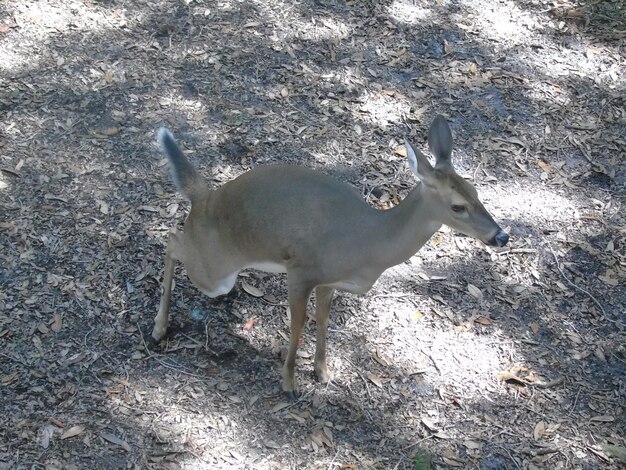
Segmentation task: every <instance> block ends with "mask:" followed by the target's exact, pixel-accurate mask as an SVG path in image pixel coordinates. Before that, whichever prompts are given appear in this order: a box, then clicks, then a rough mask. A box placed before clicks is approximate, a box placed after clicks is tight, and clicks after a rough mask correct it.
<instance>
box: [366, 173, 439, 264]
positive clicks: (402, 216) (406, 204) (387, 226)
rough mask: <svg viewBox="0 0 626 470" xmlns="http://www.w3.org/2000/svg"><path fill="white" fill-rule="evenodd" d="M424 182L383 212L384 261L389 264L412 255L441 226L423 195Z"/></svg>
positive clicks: (382, 245) (381, 224)
mask: <svg viewBox="0 0 626 470" xmlns="http://www.w3.org/2000/svg"><path fill="white" fill-rule="evenodd" d="M425 191H426V189H425V186H424V184H421V183H420V184H418V185H417V186H416V187H415V188H414V189H413V190H412V191H411V192H410V193H409V194H408V195H407V196H406V197H405V198H404V200H403V201H402V202H401V203H400V204H399V205H397V206H396V207H394V208H393V209H389V210H387V211H383V212H382V213H381V217H382V218H383V219H384V220H382V221H381V223H380V231H382V233H380V232H379V234H380V236H381V238H380V245H378V246H381V248H382V252H381V253H380V256H381V258H380V259H381V261H382V262H384V263H385V264H386V265H387V267H391V266H394V265H396V264H399V263H402V262H404V261H406V260H407V259H409V258H410V257H411V256H413V255H414V254H415V253H416V252H417V251H418V250H419V249H420V248H421V247H422V246H423V245H424V244H425V243H426V242H427V241H428V240H429V239H430V237H432V236H433V235H434V233H435V232H436V231H437V230H439V228H440V227H441V225H442V224H441V222H438V221H437V220H436V214H434V211H433V210H432V208H431V207H430V205H429V202H428V198H427V197H425V196H424V192H425Z"/></svg>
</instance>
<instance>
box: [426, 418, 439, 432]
mask: <svg viewBox="0 0 626 470" xmlns="http://www.w3.org/2000/svg"><path fill="white" fill-rule="evenodd" d="M422 424H423V425H424V426H426V428H427V429H428V430H429V431H432V432H435V431H437V430H438V429H439V428H438V427H437V425H436V424H435V423H434V422H433V421H432V420H431V419H430V418H426V417H424V418H422Z"/></svg>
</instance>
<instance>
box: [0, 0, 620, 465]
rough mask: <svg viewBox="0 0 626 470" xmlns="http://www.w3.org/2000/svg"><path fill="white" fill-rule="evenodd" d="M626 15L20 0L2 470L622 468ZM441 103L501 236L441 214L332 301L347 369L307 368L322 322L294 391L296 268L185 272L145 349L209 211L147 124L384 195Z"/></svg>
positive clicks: (1, 266)
mask: <svg viewBox="0 0 626 470" xmlns="http://www.w3.org/2000/svg"><path fill="white" fill-rule="evenodd" d="M503 18H504V19H506V21H504V22H503V21H502V19H503ZM624 20H625V18H624V10H623V8H621V4H620V2H582V1H578V0H564V1H560V2H557V3H554V2H548V1H543V0H541V1H539V2H530V1H520V2H514V3H512V2H508V3H507V2H499V3H493V2H484V1H482V0H472V1H469V2H463V3H462V4H460V3H459V4H455V3H454V2H443V1H442V2H405V1H402V0H399V1H393V2H392V1H383V2H368V1H363V2H360V1H349V2H343V3H342V2H308V3H307V2H304V3H302V2H295V3H294V2H283V1H279V2H269V1H265V0H260V1H258V2H252V3H250V2H232V1H226V2H196V1H190V2H184V3H183V4H179V3H175V2H169V1H168V2H157V3H156V4H155V3H151V4H150V5H149V6H148V5H147V4H143V3H141V2H139V3H138V2H126V1H119V2H114V3H102V2H85V3H81V4H78V3H75V2H74V3H71V4H70V2H68V1H66V0H61V1H58V2H54V3H53V4H50V5H48V6H47V9H46V10H45V11H44V10H42V8H41V6H40V5H39V4H38V3H37V2H30V1H26V2H13V3H8V4H7V5H6V6H5V8H4V9H2V11H1V12H0V40H2V42H3V48H2V49H0V77H1V78H2V80H0V109H1V110H2V119H1V120H0V219H1V220H0V350H1V351H0V403H1V404H0V425H1V426H0V464H2V465H6V466H8V468H12V467H20V466H25V465H29V466H33V465H41V466H46V467H48V468H84V467H87V466H88V467H91V466H94V465H97V466H102V467H104V468H121V467H129V466H140V467H144V466H147V467H149V468H219V467H228V468H243V467H245V466H246V465H249V464H254V465H255V466H256V467H258V468H287V467H293V468H317V467H319V468H332V467H333V466H334V467H336V468H418V467H419V468H427V466H429V465H431V460H432V465H435V466H437V467H441V468H446V467H451V468H468V467H473V466H476V467H485V468H487V467H489V468H505V467H506V468H509V467H510V468H528V469H532V468H546V467H548V466H549V467H550V468H552V467H554V468H574V467H582V466H588V467H589V468H619V467H620V465H623V464H624V462H625V461H626V457H625V455H626V451H625V450H624V449H626V442H625V439H626V437H625V435H624V429H626V422H625V419H626V418H625V416H626V415H625V413H624V409H626V402H625V400H626V382H625V379H624V377H625V375H626V374H625V371H626V368H625V363H626V349H625V347H624V344H626V335H625V332H624V322H625V318H624V312H625V311H626V304H625V300H624V299H626V292H625V289H626V287H625V286H626V282H624V280H625V277H626V276H625V272H626V271H625V265H626V264H625V263H626V258H625V257H626V254H625V253H626V252H625V249H624V246H625V242H626V220H625V217H624V211H623V207H624V206H623V205H624V198H625V196H626V192H625V191H624V188H625V187H626V186H625V185H626V171H625V170H626V169H625V167H624V163H623V162H624V157H625V156H626V153H625V152H626V139H625V137H624V133H623V129H624V125H625V124H626V114H625V113H624V109H626V102H625V99H624V95H623V93H622V92H621V90H623V89H624V87H625V83H624V75H623V73H622V71H621V68H623V64H624V62H625V57H624V52H623V51H624V47H623V46H624V40H626V35H625V34H624V28H623V24H624V23H625V21H624ZM435 113H443V114H444V115H446V117H448V118H449V120H450V122H451V126H452V129H453V133H454V137H455V141H456V149H457V151H456V153H455V159H456V162H458V163H457V166H458V167H459V169H460V171H461V172H462V173H464V174H465V176H467V177H468V178H470V179H472V180H474V182H476V184H477V185H478V190H479V192H480V194H481V196H482V197H483V199H484V200H485V203H486V206H487V207H488V208H489V210H490V211H491V212H492V213H493V214H494V216H495V218H496V219H498V220H499V221H501V222H502V225H503V226H507V229H508V230H509V231H510V232H511V235H512V242H511V244H510V246H509V247H507V248H505V249H503V250H492V249H490V248H485V247H483V246H481V245H480V243H477V242H474V241H473V240H469V239H467V238H464V237H461V236H459V235H458V234H455V233H453V232H451V231H450V230H446V229H443V230H442V231H441V232H440V233H438V234H436V235H435V237H433V239H432V240H431V242H429V244H427V246H425V247H424V248H423V249H422V250H421V251H420V253H419V255H418V256H417V257H414V258H412V259H411V260H410V261H409V262H408V263H406V264H403V265H400V266H398V267H396V268H394V269H392V270H390V271H389V272H388V273H385V275H384V276H383V277H382V278H381V280H380V282H379V283H378V284H377V285H376V286H375V287H374V289H373V290H372V291H371V292H370V293H369V294H367V295H366V296H362V297H356V296H350V295H340V296H338V298H337V299H336V300H335V303H334V311H333V316H332V318H331V324H330V333H329V341H328V353H329V357H328V361H329V367H330V369H331V371H332V373H333V377H334V380H333V381H331V383H330V384H329V385H328V386H322V385H320V384H318V383H316V382H315V381H314V380H313V379H312V369H313V353H314V343H315V322H314V321H310V322H308V325H307V328H306V331H305V334H304V337H303V339H302V352H301V354H299V356H298V359H297V360H298V362H299V367H298V380H299V383H300V387H301V389H302V396H301V397H300V399H299V400H297V401H295V402H293V403H291V402H290V403H287V402H286V401H284V397H283V396H282V395H281V394H280V391H279V390H278V388H279V386H278V383H279V377H280V367H281V361H282V358H281V351H283V350H284V347H285V346H286V344H287V341H288V336H289V328H288V321H287V318H286V315H285V313H286V300H285V299H286V288H285V280H284V277H282V276H274V275H269V274H263V273H253V274H252V275H250V276H247V277H245V278H242V281H241V282H240V283H239V285H238V287H237V288H236V289H235V290H234V291H233V293H231V294H230V295H228V296H225V297H224V298H222V299H217V300H216V301H211V300H209V299H207V298H205V297H202V296H201V295H200V294H199V293H198V292H197V291H196V290H195V289H194V288H193V286H192V285H191V284H190V282H189V281H188V280H187V279H186V277H185V275H184V271H183V270H182V269H179V270H178V272H177V277H176V281H177V284H178V285H177V286H176V288H175V290H174V298H173V305H172V334H171V335H170V336H169V337H168V338H167V340H166V344H165V345H161V346H159V347H152V346H149V345H148V337H149V334H150V331H151V322H152V318H153V316H154V314H155V313H156V311H157V309H158V299H159V288H160V278H161V275H162V269H163V267H162V263H163V254H164V246H165V240H166V237H167V232H168V229H169V227H171V226H174V225H177V224H178V223H179V222H181V221H182V219H183V216H184V215H183V214H184V213H185V211H187V210H188V205H187V204H186V203H185V202H184V201H183V200H182V198H180V197H179V196H177V195H175V194H174V191H173V188H172V185H171V184H170V182H169V177H168V176H167V174H166V171H165V169H164V160H163V159H161V160H160V159H159V158H160V157H159V156H158V152H157V149H156V148H155V146H154V144H153V142H154V131H155V129H157V128H158V127H160V126H168V127H170V128H171V129H172V130H173V131H174V133H175V134H176V135H177V137H178V138H179V140H180V141H181V143H182V144H183V147H184V150H185V152H186V153H187V154H188V155H189V157H190V158H191V159H192V160H193V161H194V162H195V163H197V164H198V165H199V166H200V168H201V171H202V173H203V174H204V175H206V176H207V178H208V179H209V181H210V183H211V184H212V185H215V186H217V185H220V184H223V183H224V182H226V181H228V180H229V179H231V178H232V177H234V176H236V175H238V174H240V173H242V172H244V171H246V170H247V169H249V168H250V167H252V166H256V165H261V164H271V163H293V164H299V165H306V166H310V167H312V168H316V169H318V170H321V171H323V172H325V173H328V174H331V175H333V176H335V177H337V178H339V179H341V180H344V181H348V182H350V183H351V184H353V185H354V186H356V187H357V189H358V190H359V191H361V193H362V194H363V195H364V197H365V198H367V199H368V201H369V202H370V203H371V204H372V205H374V206H377V207H378V208H380V209H388V208H390V207H393V206H394V205H396V204H397V203H398V201H399V200H401V199H402V198H403V197H404V196H405V195H406V194H407V191H408V190H409V189H410V188H411V187H412V186H413V185H414V184H415V183H414V181H413V180H412V179H411V176H410V174H409V172H408V171H407V170H406V159H405V157H406V155H405V153H404V147H403V138H404V136H405V135H406V136H407V137H408V139H409V140H410V141H411V142H412V143H413V144H414V145H417V146H419V147H420V148H422V149H425V145H424V143H425V132H426V131H427V128H428V124H429V122H430V120H431V119H432V117H433V115H434V114H435ZM381 243H385V240H381ZM310 318H311V319H312V320H314V316H313V315H310ZM241 331H243V332H244V333H245V334H244V335H242V334H240V332H241ZM416 371H418V372H416ZM42 449H44V450H45V452H44V453H42ZM416 466H417V467H416Z"/></svg>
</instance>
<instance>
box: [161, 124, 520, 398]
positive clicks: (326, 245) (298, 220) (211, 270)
mask: <svg viewBox="0 0 626 470" xmlns="http://www.w3.org/2000/svg"><path fill="white" fill-rule="evenodd" d="M157 139H158V142H159V144H160V147H161V148H162V150H163V151H164V153H165V154H166V156H167V159H168V160H169V166H170V172H171V177H172V179H173V182H174V184H175V186H176V187H177V189H178V191H180V192H181V193H182V195H183V196H184V197H186V198H187V199H188V200H189V201H191V208H190V211H189V215H188V216H187V219H186V221H185V223H184V226H183V231H182V232H181V231H179V230H177V229H176V228H173V229H172V230H171V231H170V233H169V238H168V242H167V248H166V254H165V268H164V272H163V282H162V294H161V301H160V305H159V310H158V314H157V315H156V317H155V319H154V328H153V331H152V339H153V340H154V341H155V342H159V341H160V340H161V339H162V338H163V337H164V336H165V335H166V333H167V329H168V324H169V310H170V298H171V292H172V279H173V277H174V269H175V265H176V262H177V261H179V262H181V263H182V264H183V265H184V267H185V269H186V272H187V275H188V277H189V279H190V280H191V282H192V283H193V285H194V286H195V287H196V288H198V289H199V290H200V291H201V292H203V293H204V294H206V295H208V296H209V297H211V298H214V297H218V296H220V295H224V294H227V293H228V292H230V291H231V289H232V288H233V287H234V285H235V283H236V279H237V276H238V274H239V272H240V271H241V270H244V269H257V270H261V271H265V272H269V273H286V275H287V276H286V277H287V287H288V305H289V308H290V311H291V335H290V340H289V346H288V350H287V356H286V358H285V362H284V365H283V367H282V389H283V391H284V392H285V393H286V394H287V396H288V397H289V398H291V399H293V398H297V397H298V396H299V393H298V391H297V386H296V380H295V376H294V368H295V361H296V352H297V349H298V343H299V339H300V335H301V333H302V330H303V326H304V323H305V319H306V316H307V315H306V310H307V305H308V303H309V298H310V297H311V294H312V293H313V292H315V322H316V346H315V357H314V364H313V366H314V371H315V375H316V376H317V379H318V380H319V382H321V383H323V384H326V383H328V382H329V381H330V379H331V375H330V372H329V370H328V367H327V364H326V338H327V332H328V319H329V313H330V309H331V304H332V300H333V295H334V294H335V292H336V291H343V292H350V293H353V294H365V293H366V292H367V291H369V290H370V289H371V288H372V286H373V285H374V283H375V282H376V281H377V279H378V278H379V277H380V275H381V274H382V273H383V272H384V271H385V270H386V269H388V268H390V267H392V266H395V265H397V264H400V263H402V262H404V261H406V260H408V259H409V258H410V257H412V256H413V255H414V254H415V253H416V252H417V251H419V249H420V248H421V247H422V246H423V245H424V244H425V243H426V242H427V241H428V240H429V239H430V238H431V237H432V236H433V235H434V234H435V232H437V231H438V230H439V229H440V228H441V227H442V225H447V226H448V227H450V228H452V229H454V230H456V231H458V232H461V233H462V234H465V235H467V236H470V237H473V238H475V239H477V240H480V241H481V242H483V243H484V244H486V245H490V246H494V247H503V246H505V245H506V244H507V242H508V240H509V235H508V234H507V233H506V232H505V231H504V230H503V229H502V228H500V226H499V225H498V224H497V223H496V222H495V221H494V219H493V217H492V216H491V215H490V214H489V212H488V211H487V210H486V209H485V207H484V206H483V204H482V203H481V201H480V199H479V197H478V192H477V190H476V189H475V187H474V186H473V185H472V184H471V183H470V182H469V181H466V180H465V179H464V178H463V177H461V176H460V175H458V174H457V173H456V171H455V170H454V168H453V166H452V161H451V155H452V148H453V140H452V133H451V131H450V127H449V126H448V123H447V121H446V119H445V118H444V117H443V116H441V115H438V116H436V117H435V119H434V120H433V122H432V124H431V126H430V128H429V131H428V145H429V148H430V152H431V153H432V155H433V156H434V158H435V164H434V165H432V164H431V163H430V161H429V160H428V157H427V156H426V155H425V154H424V153H422V152H421V151H420V150H419V149H416V148H413V147H412V146H411V144H410V143H409V142H408V141H407V140H406V138H405V148H406V155H407V160H408V163H409V166H410V168H411V170H412V172H413V173H414V174H415V176H416V177H417V179H418V180H419V182H418V184H417V185H416V186H415V187H414V188H413V189H412V190H411V191H410V192H409V193H408V195H407V196H406V197H405V198H404V199H403V200H402V201H401V202H400V203H399V204H397V205H396V206H394V207H392V208H390V209H387V210H381V209H377V208H374V207H372V206H370V205H369V204H368V203H367V202H366V201H365V200H364V199H363V197H362V196H361V194H360V193H359V191H358V190H357V189H356V188H355V187H353V186H351V185H350V184H348V183H345V182H340V181H338V180H336V179H334V178H332V177H331V176H328V175H325V174H323V173H321V172H319V171H315V170H313V169H309V168H306V167H303V166H296V165H285V164H275V165H261V166H258V167H255V168H253V169H251V170H249V171H247V172H245V173H243V174H241V175H240V176H238V177H237V178H235V179H233V180H230V181H228V182H227V183H225V184H224V185H222V186H220V187H219V188H218V189H209V186H208V183H207V181H206V180H205V179H204V178H203V177H202V176H201V175H200V173H199V172H198V170H197V169H196V168H195V167H194V166H193V165H192V164H191V163H190V162H189V160H188V159H187V158H186V156H185V155H184V154H183V152H182V151H181V149H180V148H179V147H178V145H177V143H176V141H175V139H174V137H173V135H172V134H171V132H170V131H169V130H167V129H165V128H161V129H159V131H158V133H157Z"/></svg>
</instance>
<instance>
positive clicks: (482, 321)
mask: <svg viewBox="0 0 626 470" xmlns="http://www.w3.org/2000/svg"><path fill="white" fill-rule="evenodd" d="M474 322H476V323H478V324H480V325H485V326H487V325H491V320H490V319H489V318H487V317H478V318H475V319H474Z"/></svg>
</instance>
